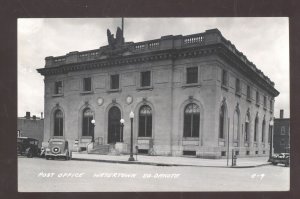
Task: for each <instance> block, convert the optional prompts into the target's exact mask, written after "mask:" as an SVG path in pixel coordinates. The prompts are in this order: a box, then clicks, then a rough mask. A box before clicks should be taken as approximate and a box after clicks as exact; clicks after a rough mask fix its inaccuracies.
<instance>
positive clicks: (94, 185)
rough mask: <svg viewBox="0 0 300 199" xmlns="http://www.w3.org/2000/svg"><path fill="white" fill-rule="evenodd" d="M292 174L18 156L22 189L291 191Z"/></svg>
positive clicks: (272, 169) (277, 168)
mask: <svg viewBox="0 0 300 199" xmlns="http://www.w3.org/2000/svg"><path fill="white" fill-rule="evenodd" d="M138 158H139V157H138ZM289 176H290V168H289V167H284V166H273V165H266V166H260V167H251V168H239V169H236V168H231V167H229V168H225V167H197V166H154V165H139V164H117V163H108V162H96V161H78V160H69V161H65V160H45V159H42V158H26V157H18V191H19V192H145V191H148V192H149V191H150V192H159V191H172V192H181V191H195V192H201V191H287V190H289V186H290V184H289V179H290V177H289Z"/></svg>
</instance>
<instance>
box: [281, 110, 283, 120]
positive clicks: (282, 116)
mask: <svg viewBox="0 0 300 199" xmlns="http://www.w3.org/2000/svg"><path fill="white" fill-rule="evenodd" d="M280 119H283V109H280Z"/></svg>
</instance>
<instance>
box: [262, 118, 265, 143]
mask: <svg viewBox="0 0 300 199" xmlns="http://www.w3.org/2000/svg"><path fill="white" fill-rule="evenodd" d="M265 128H266V121H265V119H264V121H263V123H262V129H261V142H263V143H264V142H265Z"/></svg>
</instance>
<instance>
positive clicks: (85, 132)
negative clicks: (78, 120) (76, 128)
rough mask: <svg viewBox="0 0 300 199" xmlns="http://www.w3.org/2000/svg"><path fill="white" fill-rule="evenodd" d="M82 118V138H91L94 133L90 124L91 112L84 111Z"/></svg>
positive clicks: (89, 110) (88, 110)
mask: <svg viewBox="0 0 300 199" xmlns="http://www.w3.org/2000/svg"><path fill="white" fill-rule="evenodd" d="M82 116H83V117H82V136H92V135H93V133H94V129H93V125H92V122H91V121H92V120H93V112H92V110H91V109H89V108H86V109H84V111H83V115H82Z"/></svg>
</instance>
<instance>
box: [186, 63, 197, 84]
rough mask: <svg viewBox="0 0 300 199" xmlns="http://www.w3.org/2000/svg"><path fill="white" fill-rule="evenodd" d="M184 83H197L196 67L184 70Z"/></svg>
mask: <svg viewBox="0 0 300 199" xmlns="http://www.w3.org/2000/svg"><path fill="white" fill-rule="evenodd" d="M186 83H187V84H193V83H198V67H190V68H187V69H186Z"/></svg>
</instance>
